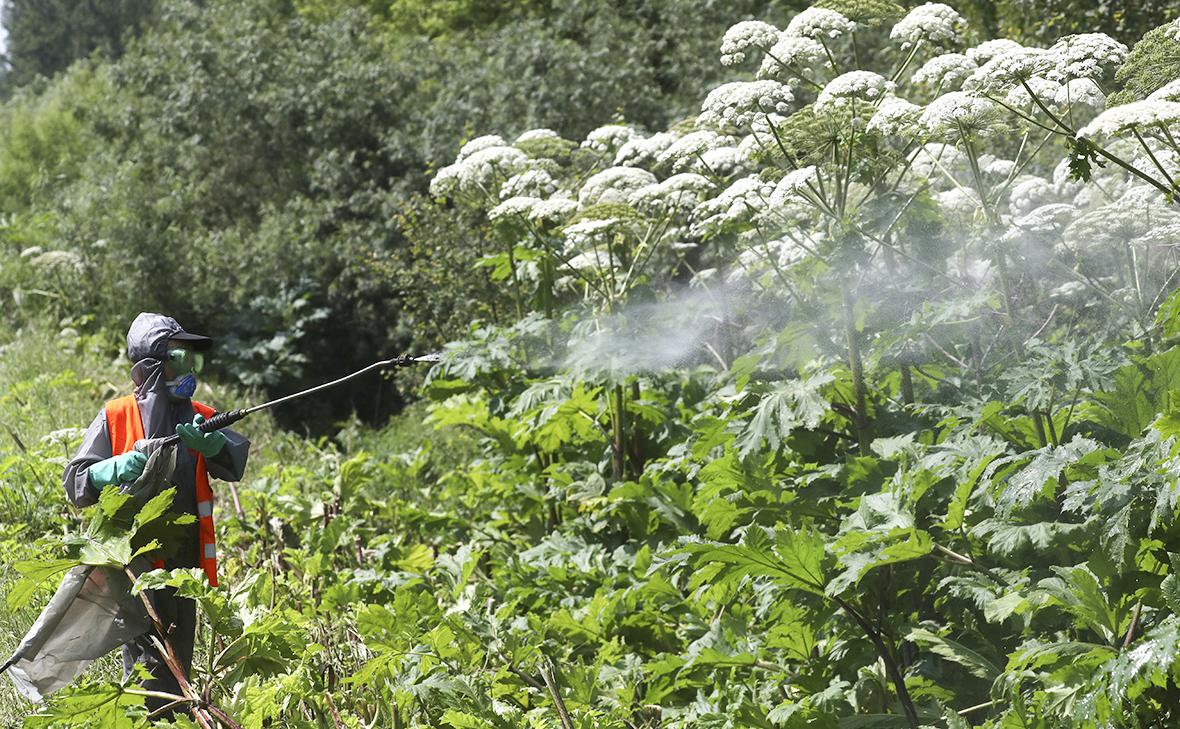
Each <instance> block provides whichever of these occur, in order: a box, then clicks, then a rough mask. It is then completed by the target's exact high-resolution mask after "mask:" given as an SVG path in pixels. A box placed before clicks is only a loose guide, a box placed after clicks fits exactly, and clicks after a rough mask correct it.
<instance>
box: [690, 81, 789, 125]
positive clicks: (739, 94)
mask: <svg viewBox="0 0 1180 729" xmlns="http://www.w3.org/2000/svg"><path fill="white" fill-rule="evenodd" d="M794 100H795V95H794V94H792V93H791V89H790V88H788V87H787V86H786V85H785V84H782V83H779V82H778V81H770V80H763V81H734V82H733V83H728V84H722V85H721V86H718V87H717V88H715V89H713V90H712V91H710V92H709V95H708V96H706V97H705V103H704V104H702V105H701V114H700V116H699V117H697V123H698V124H701V125H703V126H716V127H723V128H724V127H737V128H739V129H740V128H743V127H747V126H749V125H750V123H751V122H752V121H753V120H754V119H755V118H756V117H758V116H759V115H763V116H765V115H766V114H774V113H778V114H789V113H791V102H792V101H794Z"/></svg>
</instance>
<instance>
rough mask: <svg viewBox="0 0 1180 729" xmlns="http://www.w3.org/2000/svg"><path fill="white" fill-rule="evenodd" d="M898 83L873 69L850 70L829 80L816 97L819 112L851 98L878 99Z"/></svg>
mask: <svg viewBox="0 0 1180 729" xmlns="http://www.w3.org/2000/svg"><path fill="white" fill-rule="evenodd" d="M895 86H896V84H894V83H893V82H892V81H890V80H888V79H887V78H885V77H884V76H882V75H881V74H878V73H873V72H872V71H849V72H848V73H842V74H840V75H839V76H837V77H836V78H834V79H832V80H831V81H829V82H828V85H827V86H824V88H823V91H820V92H819V96H818V97H816V99H815V111H816V113H817V114H825V113H827V112H829V111H832V110H834V109H838V108H840V107H842V106H845V105H847V104H848V103H849V101H850V100H853V99H859V100H862V101H868V102H874V101H878V100H879V99H881V98H882V97H884V96H885V95H886V94H889V93H891V92H892V91H893V89H894V88H895Z"/></svg>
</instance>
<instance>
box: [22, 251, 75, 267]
mask: <svg viewBox="0 0 1180 729" xmlns="http://www.w3.org/2000/svg"><path fill="white" fill-rule="evenodd" d="M29 262H30V263H32V264H33V265H34V266H37V267H38V268H43V269H47V270H50V271H81V270H82V269H83V267H84V264H83V261H82V256H80V255H78V254H77V253H75V252H73V251H45V252H44V253H40V254H38V255H36V256H33V257H32V258H31V259H30V261H29Z"/></svg>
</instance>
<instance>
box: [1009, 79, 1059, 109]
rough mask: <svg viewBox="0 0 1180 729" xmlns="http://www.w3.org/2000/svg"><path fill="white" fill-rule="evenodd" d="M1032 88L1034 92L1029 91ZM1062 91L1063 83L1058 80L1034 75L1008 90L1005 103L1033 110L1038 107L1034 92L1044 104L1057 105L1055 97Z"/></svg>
mask: <svg viewBox="0 0 1180 729" xmlns="http://www.w3.org/2000/svg"><path fill="white" fill-rule="evenodd" d="M1029 89H1032V94H1030V93H1029ZM1059 91H1061V84H1059V83H1057V82H1056V81H1050V80H1049V79H1047V78H1045V77H1043V76H1033V77H1032V78H1029V79H1025V81H1024V83H1022V84H1017V85H1016V86H1013V87H1012V88H1011V89H1009V90H1008V93H1007V95H1006V96H1005V97H1004V103H1005V104H1007V105H1008V106H1013V107H1016V108H1017V109H1022V110H1025V111H1029V110H1032V109H1034V108H1039V107H1037V102H1036V100H1034V99H1033V94H1036V97H1037V99H1038V100H1040V102H1041V103H1042V104H1044V105H1045V106H1048V107H1055V106H1056V103H1055V102H1054V99H1056V98H1057V92H1059Z"/></svg>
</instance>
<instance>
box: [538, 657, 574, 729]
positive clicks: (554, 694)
mask: <svg viewBox="0 0 1180 729" xmlns="http://www.w3.org/2000/svg"><path fill="white" fill-rule="evenodd" d="M541 678H542V679H544V680H545V688H547V689H549V696H550V697H551V698H552V699H553V706H554V708H556V709H557V718H559V719H560V720H561V726H562V729H574V722H573V719H572V718H571V717H570V712H569V709H567V708H566V706H565V701H564V700H563V699H562V698H561V688H560V687H559V686H558V685H557V676H556V675H555V673H554V670H553V662H552V661H551V660H549V658H548V657H546V658H545V659H544V660H543V661H542V663H541Z"/></svg>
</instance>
